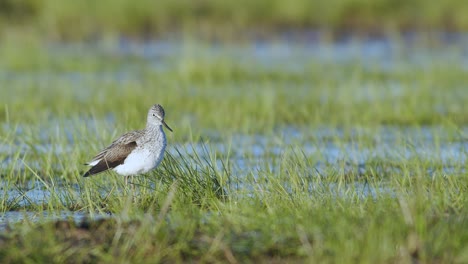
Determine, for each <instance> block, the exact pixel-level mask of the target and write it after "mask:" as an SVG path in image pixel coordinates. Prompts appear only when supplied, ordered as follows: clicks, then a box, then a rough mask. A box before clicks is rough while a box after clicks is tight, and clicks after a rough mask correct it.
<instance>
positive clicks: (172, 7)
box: [0, 0, 468, 39]
mask: <svg viewBox="0 0 468 264" xmlns="http://www.w3.org/2000/svg"><path fill="white" fill-rule="evenodd" d="M290 29H325V30H330V31H332V32H338V33H339V32H342V31H343V30H346V31H356V32H372V33H381V32H388V31H392V32H395V31H406V30H419V31H421V30H442V31H465V30H467V29H468V1H464V0H444V1H426V0H412V1H404V0H328V1H309V0H290V1H283V0H255V1H251V0H238V1H219V0H197V1H193V0H159V1H151V0H137V1H128V0H101V1H94V0H83V1H61V0H2V1H0V32H2V34H5V33H7V32H12V31H13V32H26V33H31V34H37V35H40V36H46V37H48V38H53V39H87V38H94V37H96V36H102V35H108V34H109V35H128V36H135V35H137V36H148V35H151V36H154V35H158V34H163V33H167V32H190V33H193V32H196V33H197V34H200V35H208V36H218V37H219V36H221V37H223V36H232V35H238V33H249V32H252V31H254V32H274V31H278V30H290Z"/></svg>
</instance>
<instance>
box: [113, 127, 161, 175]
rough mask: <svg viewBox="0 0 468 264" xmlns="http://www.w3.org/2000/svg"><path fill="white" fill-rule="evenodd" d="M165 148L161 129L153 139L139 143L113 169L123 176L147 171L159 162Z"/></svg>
mask: <svg viewBox="0 0 468 264" xmlns="http://www.w3.org/2000/svg"><path fill="white" fill-rule="evenodd" d="M165 149H166V136H165V134H164V132H163V131H162V128H161V131H160V133H158V134H157V135H156V138H155V140H152V141H146V142H142V143H140V146H139V147H137V148H135V149H134V150H133V151H132V152H131V153H130V154H129V155H128V157H127V158H126V159H125V161H124V163H123V164H121V165H119V166H117V167H115V168H114V171H115V172H117V173H118V174H120V175H123V176H130V175H137V174H143V173H147V172H149V171H151V170H153V169H154V168H156V167H157V166H158V165H159V163H161V161H162V159H163V157H164V151H165Z"/></svg>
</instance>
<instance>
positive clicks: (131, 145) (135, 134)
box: [83, 104, 172, 177]
mask: <svg viewBox="0 0 468 264" xmlns="http://www.w3.org/2000/svg"><path fill="white" fill-rule="evenodd" d="M164 116H165V112H164V109H163V108H162V106H161V105H159V104H156V105H153V106H152V107H151V108H150V110H149V111H148V116H147V123H146V128H145V129H143V130H137V131H132V132H129V133H126V134H124V135H122V136H120V137H119V138H118V139H116V140H114V141H113V142H112V144H111V145H110V146H108V147H107V148H105V149H103V150H102V151H100V152H99V153H98V154H97V155H96V156H94V158H93V159H92V160H91V161H89V162H88V163H86V165H89V166H92V167H91V168H90V169H89V170H88V171H87V172H86V173H85V174H84V175H83V176H84V177H88V176H91V175H94V174H98V173H101V172H103V171H106V170H109V169H114V170H115V171H116V172H117V173H119V174H122V175H124V176H129V175H134V174H139V173H144V172H147V171H149V170H151V169H153V168H155V167H156V166H157V165H158V164H159V163H160V162H161V160H162V157H163V155H164V150H165V147H166V135H165V134H164V131H163V129H162V126H163V125H164V126H165V127H166V128H167V129H169V130H170V131H171V132H172V129H171V128H170V127H169V126H168V125H167V124H166V122H164Z"/></svg>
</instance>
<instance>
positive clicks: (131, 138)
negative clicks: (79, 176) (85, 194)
mask: <svg viewBox="0 0 468 264" xmlns="http://www.w3.org/2000/svg"><path fill="white" fill-rule="evenodd" d="M142 134H143V132H142V131H132V132H129V133H126V134H124V135H122V136H121V137H119V138H118V139H116V140H115V141H114V142H112V144H111V145H110V146H108V147H107V148H105V149H103V150H102V151H101V152H99V153H98V154H97V155H96V156H95V157H94V158H93V159H92V160H91V161H90V162H88V163H87V165H92V166H93V167H91V169H89V170H88V171H87V172H86V173H85V174H84V175H83V177H88V176H91V175H94V174H98V173H101V172H103V171H106V170H108V169H112V168H115V167H117V166H119V165H121V164H123V163H124V161H125V159H126V158H127V156H128V155H129V154H130V153H131V152H132V151H133V150H134V149H135V148H136V146H137V143H136V141H137V139H138V138H140V137H141V136H142Z"/></svg>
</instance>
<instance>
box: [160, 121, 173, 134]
mask: <svg viewBox="0 0 468 264" xmlns="http://www.w3.org/2000/svg"><path fill="white" fill-rule="evenodd" d="M162 123H163V125H164V126H165V127H166V128H167V129H169V131H171V132H172V128H170V127H169V126H168V125H167V124H166V122H164V120H163V121H162Z"/></svg>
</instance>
